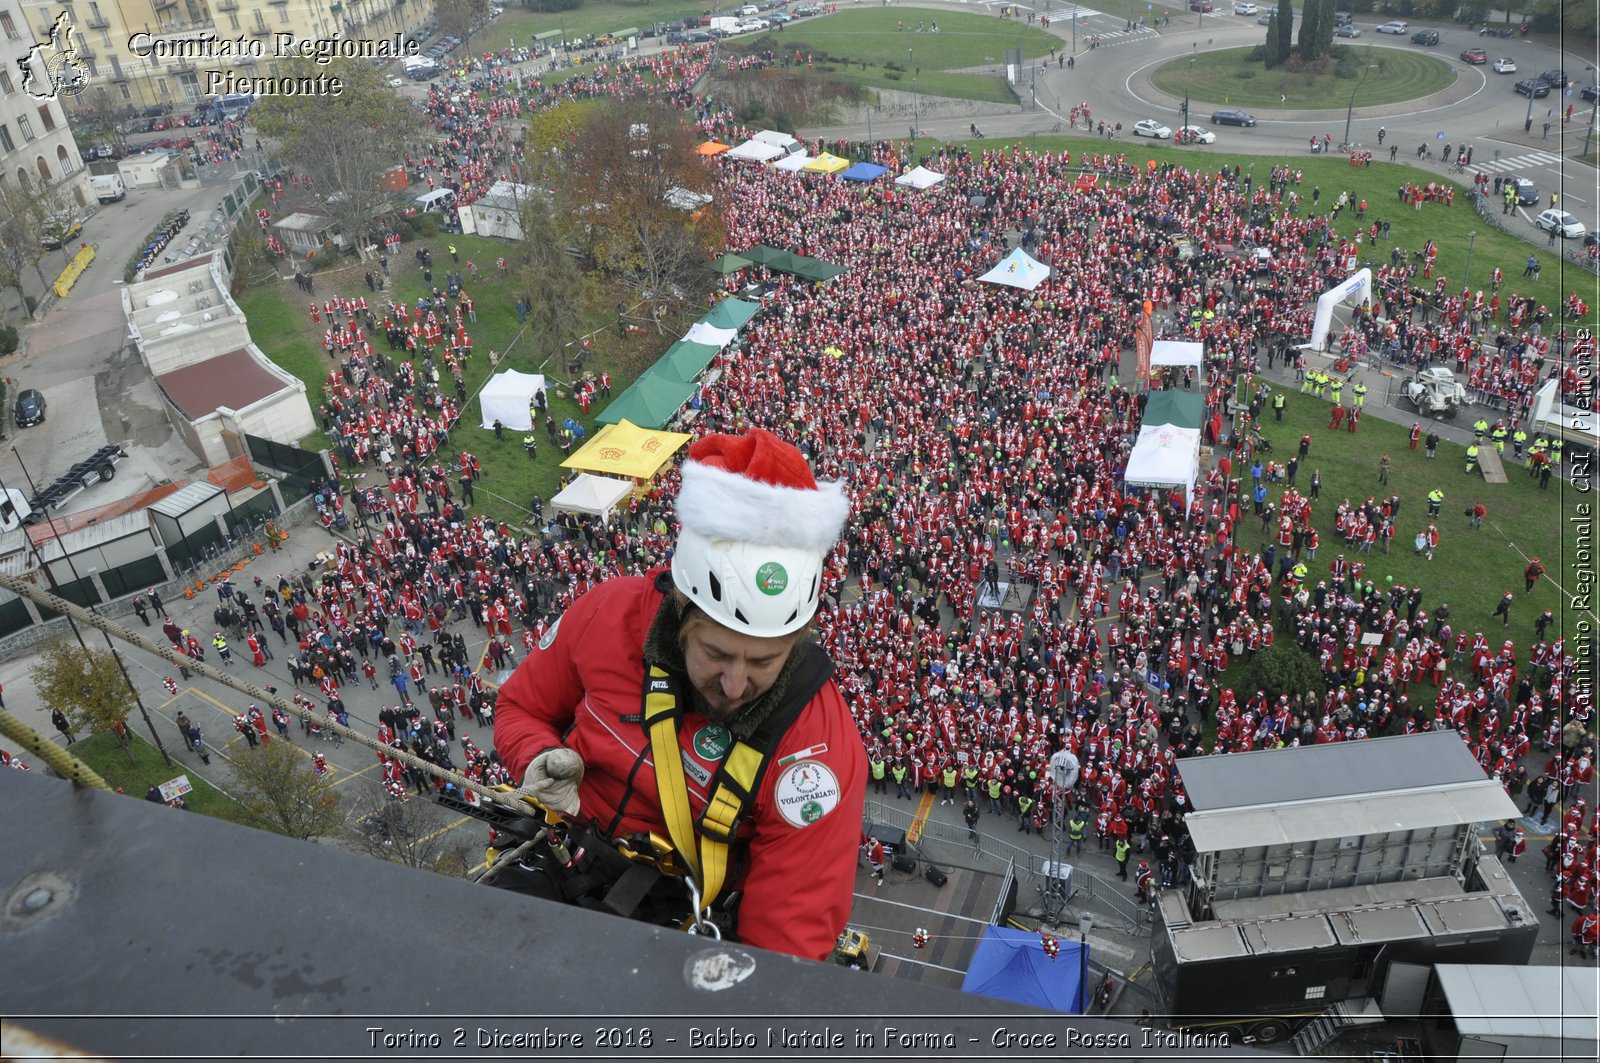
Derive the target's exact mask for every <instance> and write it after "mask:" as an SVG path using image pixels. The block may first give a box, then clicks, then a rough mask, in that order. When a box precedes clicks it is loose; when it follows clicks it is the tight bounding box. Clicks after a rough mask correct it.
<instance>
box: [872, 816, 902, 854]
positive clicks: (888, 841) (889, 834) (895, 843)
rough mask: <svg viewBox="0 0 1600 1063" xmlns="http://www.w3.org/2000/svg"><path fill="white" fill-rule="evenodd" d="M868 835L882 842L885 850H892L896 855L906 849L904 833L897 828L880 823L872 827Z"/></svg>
mask: <svg viewBox="0 0 1600 1063" xmlns="http://www.w3.org/2000/svg"><path fill="white" fill-rule="evenodd" d="M869 833H870V834H871V835H872V837H874V838H876V839H878V840H879V841H880V842H882V843H883V844H884V846H885V847H886V848H889V849H893V850H894V851H895V852H897V853H898V852H900V851H902V850H903V849H905V847H906V832H905V831H904V830H902V829H901V828H899V827H891V826H889V825H888V824H886V823H880V824H878V825H877V826H875V827H873V828H872V830H871V831H870V832H869Z"/></svg>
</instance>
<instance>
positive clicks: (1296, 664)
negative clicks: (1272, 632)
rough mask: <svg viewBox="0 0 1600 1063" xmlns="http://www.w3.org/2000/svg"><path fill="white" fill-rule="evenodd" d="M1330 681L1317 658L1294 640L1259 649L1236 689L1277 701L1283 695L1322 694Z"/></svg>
mask: <svg viewBox="0 0 1600 1063" xmlns="http://www.w3.org/2000/svg"><path fill="white" fill-rule="evenodd" d="M1326 685H1327V680H1326V679H1325V678H1324V677H1323V674H1322V672H1321V671H1320V670H1318V668H1317V662H1316V658H1315V657H1313V656H1312V655H1311V654H1309V653H1307V652H1306V651H1305V650H1302V649H1301V648H1300V647H1299V646H1297V645H1295V644H1294V643H1293V642H1288V641H1279V642H1274V643H1273V644H1272V645H1271V646H1268V647H1267V648H1266V649H1263V650H1257V651H1256V654H1255V656H1254V657H1251V658H1250V660H1249V661H1247V662H1246V663H1245V666H1244V669H1243V670H1242V671H1241V672H1240V675H1239V680H1238V682H1237V683H1235V684H1234V688H1235V689H1236V690H1239V691H1256V690H1259V691H1261V693H1263V694H1265V695H1266V696H1267V700H1268V701H1276V700H1277V698H1278V696H1279V695H1280V694H1288V695H1289V696H1290V697H1295V696H1296V695H1299V694H1315V695H1317V696H1318V697H1321V696H1322V694H1323V692H1324V691H1325V689H1326Z"/></svg>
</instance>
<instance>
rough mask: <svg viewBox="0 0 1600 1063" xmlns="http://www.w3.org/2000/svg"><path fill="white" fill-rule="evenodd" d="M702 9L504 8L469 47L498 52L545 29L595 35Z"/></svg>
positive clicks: (596, 4)
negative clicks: (546, 10)
mask: <svg viewBox="0 0 1600 1063" xmlns="http://www.w3.org/2000/svg"><path fill="white" fill-rule="evenodd" d="M705 12H706V5H705V4H704V3H697V2H696V0H653V2H651V3H616V2H615V0H612V2H609V3H608V2H605V0H588V2H586V3H584V4H583V6H581V7H578V8H575V9H574V10H572V11H562V12H560V13H558V14H553V15H545V14H540V13H538V12H533V11H525V10H522V9H521V8H509V7H508V8H507V9H506V13H505V14H503V15H501V16H500V17H499V18H497V19H494V20H493V21H492V22H490V23H489V26H488V28H487V29H485V30H484V31H483V32H482V33H480V34H478V35H476V36H475V37H473V38H472V49H473V51H475V52H485V51H498V50H499V49H501V48H504V47H506V46H508V45H511V44H512V43H513V42H515V46H517V47H521V46H523V45H526V44H528V43H529V42H530V41H532V40H533V36H534V34H536V33H545V32H547V31H549V30H563V31H565V33H566V35H567V36H568V37H574V38H575V37H587V36H588V35H589V34H591V33H593V34H595V35H596V36H598V35H600V34H602V33H610V32H612V31H613V30H620V29H627V28H629V27H634V28H636V29H641V30H642V29H644V28H645V27H646V26H649V25H651V24H653V23H656V22H676V21H678V20H679V19H682V18H689V17H698V16H700V15H703V14H705Z"/></svg>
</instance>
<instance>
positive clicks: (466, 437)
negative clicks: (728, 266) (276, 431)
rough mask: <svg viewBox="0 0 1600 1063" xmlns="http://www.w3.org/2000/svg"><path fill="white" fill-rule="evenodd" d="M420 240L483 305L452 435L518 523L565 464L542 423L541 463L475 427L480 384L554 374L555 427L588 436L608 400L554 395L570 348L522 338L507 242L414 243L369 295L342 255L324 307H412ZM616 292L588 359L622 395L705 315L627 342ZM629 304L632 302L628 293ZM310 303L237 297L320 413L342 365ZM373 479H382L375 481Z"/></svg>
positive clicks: (499, 505)
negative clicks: (586, 407)
mask: <svg viewBox="0 0 1600 1063" xmlns="http://www.w3.org/2000/svg"><path fill="white" fill-rule="evenodd" d="M451 243H454V244H455V246H456V248H457V250H458V251H459V252H460V256H461V262H460V263H459V264H456V265H454V266H452V263H451V261H450V253H449V250H448V249H449V246H450V244H451ZM421 246H427V247H429V248H431V249H432V251H433V265H434V282H435V283H436V284H437V285H439V286H440V287H443V286H444V280H443V275H444V274H445V273H446V272H447V271H449V270H451V269H452V268H453V269H456V270H459V271H460V272H461V273H462V276H463V279H464V280H465V281H466V282H467V283H466V289H467V291H468V292H470V293H471V294H472V297H473V301H474V302H475V303H476V304H477V313H478V323H477V324H476V325H475V326H470V325H469V327H468V332H469V333H471V335H472V340H473V354H472V357H471V359H470V360H469V361H468V362H467V364H466V373H465V377H466V382H467V396H468V398H467V401H466V403H464V404H463V409H462V416H461V421H460V423H459V424H458V425H457V426H456V428H455V429H454V430H452V432H451V435H450V440H451V442H450V454H451V456H453V455H454V454H456V453H459V451H460V450H462V449H463V448H464V449H467V450H470V451H472V453H474V454H475V455H477V457H478V460H479V461H480V462H481V463H482V464H483V471H484V478H483V479H482V480H480V481H479V482H478V484H476V485H475V487H474V495H475V497H476V501H477V505H476V507H475V508H476V511H478V512H481V513H484V514H486V515H488V516H492V517H494V518H496V519H500V520H505V521H507V522H509V523H511V524H512V526H513V527H516V526H519V525H520V524H521V522H522V521H523V520H525V519H526V517H527V514H528V502H529V499H530V497H531V495H532V494H533V493H534V492H537V493H538V494H539V496H540V497H541V498H543V499H544V500H545V501H546V502H548V501H549V499H550V498H551V496H553V495H554V494H555V493H556V492H557V491H558V490H560V480H561V476H562V473H563V470H561V469H559V468H558V466H559V463H560V461H561V460H562V458H563V455H562V454H561V451H560V450H559V449H558V448H556V447H555V446H553V445H550V443H549V439H548V437H547V436H546V435H545V433H544V429H543V427H542V426H540V427H539V428H538V430H537V434H538V439H539V457H538V459H537V460H534V461H530V460H529V459H528V457H527V455H526V454H525V453H524V452H523V449H522V445H521V435H520V433H517V432H514V431H511V430H507V432H506V438H505V440H504V441H503V442H501V441H497V440H496V439H495V437H494V433H493V432H492V431H490V430H489V429H485V428H480V427H478V426H479V423H480V414H479V406H478V402H477V398H476V396H477V392H478V390H479V388H481V387H482V385H483V383H484V381H485V380H487V379H488V378H489V376H490V375H492V373H494V372H497V371H499V370H500V369H516V370H518V371H519V372H524V373H544V374H545V375H546V377H548V378H551V379H550V384H551V387H550V389H549V391H548V394H549V398H550V411H551V413H552V414H553V415H554V417H555V418H556V421H557V423H560V421H561V420H562V419H563V418H565V417H569V416H570V417H573V418H576V419H578V420H579V421H580V422H581V423H582V424H583V426H584V428H585V430H586V431H587V432H588V433H589V436H590V437H592V436H593V434H594V430H595V424H594V420H593V416H592V414H594V413H598V412H600V410H602V409H604V408H605V402H604V401H603V400H602V401H601V402H600V403H597V404H596V406H595V407H594V408H593V409H592V410H591V416H590V417H588V418H584V417H580V416H579V411H578V407H577V404H576V403H575V402H573V401H572V400H571V399H570V398H567V397H563V396H562V395H560V394H558V391H557V389H558V387H559V383H560V382H561V381H564V380H565V379H566V357H565V354H564V353H563V352H559V351H535V350H532V349H530V348H529V346H528V345H527V343H526V341H525V340H524V339H521V338H519V327H518V325H517V316H516V310H515V303H516V298H517V294H518V293H517V291H516V289H515V286H514V284H513V279H512V278H514V276H515V274H514V273H513V275H512V278H508V279H505V280H502V279H500V278H499V277H498V276H496V270H495V268H494V263H495V259H496V258H497V257H498V256H500V255H503V254H504V255H508V256H509V254H510V252H511V250H512V245H511V244H509V243H507V242H506V241H503V240H491V239H487V238H484V237H477V236H461V235H456V236H454V237H446V236H438V237H434V238H432V239H424V240H421V241H417V240H413V241H408V242H407V243H404V244H402V245H401V248H400V253H399V254H398V255H396V256H392V257H391V258H390V260H389V270H390V277H389V290H388V291H386V292H383V293H379V294H378V295H376V296H374V295H373V294H372V293H370V292H368V291H367V289H366V284H365V283H364V281H363V280H362V274H363V273H364V272H365V269H366V267H365V266H363V265H358V264H355V261H354V260H353V259H345V260H342V261H344V262H346V263H348V264H347V265H344V266H343V267H342V268H340V269H338V270H331V271H326V272H321V273H318V274H317V276H316V283H317V290H316V298H317V302H318V304H319V305H320V304H321V303H322V302H323V301H324V300H326V299H327V298H328V296H329V294H330V293H332V292H337V293H339V294H340V295H344V296H348V297H352V298H353V297H355V296H358V295H365V296H367V303H368V305H369V306H370V307H372V308H373V310H374V313H375V314H376V315H377V316H378V317H379V319H380V323H381V318H382V310H383V307H384V306H385V304H386V301H387V300H388V299H391V298H392V299H396V300H405V301H407V302H410V303H412V304H413V305H414V304H415V302H416V300H417V298H418V297H420V296H421V295H423V294H424V285H423V280H422V271H421V270H420V269H418V268H417V265H416V258H415V254H416V250H417V248H418V247H421ZM469 260H473V261H476V262H477V264H478V267H479V270H478V278H477V280H476V282H474V281H473V280H472V278H471V276H470V275H469V274H468V272H467V269H466V263H467V262H468V261H469ZM619 298H622V296H619V295H615V294H608V293H606V292H603V291H602V292H597V293H595V295H594V296H593V298H592V299H591V300H590V308H591V313H590V314H589V315H587V316H588V320H590V321H591V322H592V324H591V325H590V327H591V328H598V329H601V330H602V331H601V332H599V333H598V334H597V335H596V336H595V337H594V351H593V354H592V356H590V357H589V358H588V359H587V360H586V363H585V365H586V368H587V369H590V370H593V371H595V372H599V370H601V369H602V368H604V369H609V370H610V372H611V375H612V380H613V389H612V395H613V397H615V396H616V395H619V394H621V392H622V390H623V389H624V388H626V387H627V386H628V384H630V383H632V381H633V379H634V378H635V377H636V376H637V375H638V374H639V372H640V370H642V369H643V368H645V367H647V366H649V365H650V364H652V363H653V362H654V361H655V359H656V358H657V357H659V356H660V354H661V352H662V351H664V350H665V349H666V348H667V346H668V345H669V344H670V343H671V342H672V341H674V340H675V339H677V338H678V337H679V336H681V335H682V334H683V332H684V331H686V330H687V329H688V327H689V325H690V324H692V323H693V322H694V321H695V320H698V318H699V314H698V313H694V314H692V315H690V316H683V317H680V319H679V320H673V319H671V318H670V317H669V318H668V319H667V321H666V323H665V328H666V333H665V334H663V335H660V336H657V335H656V333H655V332H654V331H653V330H652V331H649V332H645V333H633V334H630V335H629V336H628V337H627V338H626V339H622V338H620V337H619V336H618V335H617V330H616V328H615V321H616V312H615V306H616V302H617V300H618V299H619ZM629 301H630V303H631V299H630V300H629ZM308 302H309V297H307V296H306V295H305V293H303V292H301V291H300V290H299V289H297V288H295V287H294V286H293V284H292V283H289V282H270V283H268V284H265V285H259V286H256V287H254V288H252V289H251V290H250V291H248V292H247V293H246V294H245V295H244V296H243V297H242V298H241V299H240V300H239V303H240V306H241V307H242V308H243V309H244V312H245V315H246V316H247V317H248V319H249V322H250V332H251V336H252V337H253V338H254V339H255V341H256V343H257V344H258V345H259V346H260V347H261V349H262V350H263V351H265V352H266V353H267V355H268V356H269V357H270V358H272V360H273V361H275V362H276V363H277V364H278V365H280V366H282V367H283V368H284V369H287V370H288V371H289V372H291V373H293V374H294V375H295V376H297V377H299V378H300V379H301V380H303V381H305V384H306V391H307V397H308V398H309V399H310V401H311V404H312V408H313V411H314V410H315V409H316V407H317V406H318V404H319V403H320V402H321V400H322V394H323V382H324V381H325V380H326V378H327V375H328V373H329V372H330V371H332V370H335V369H337V367H338V366H337V363H336V361H335V360H334V359H331V358H329V357H328V356H327V355H326V354H325V353H323V349H322V329H323V326H322V325H314V324H312V322H311V316H310V314H309V313H308V312H307V310H306V304H307V303H308ZM369 341H370V342H371V343H372V344H373V350H374V351H383V352H384V353H389V352H388V343H387V342H386V340H385V339H384V336H383V334H382V333H381V332H379V333H377V334H375V335H373V336H371V337H370V338H369ZM490 350H494V351H497V352H499V354H500V356H501V357H500V363H499V365H498V366H496V367H491V366H490V364H489V352H490ZM443 384H444V387H445V391H446V394H451V387H450V380H449V376H448V374H445V375H444V379H443ZM300 443H301V445H302V446H305V447H309V448H312V449H318V448H322V447H327V446H328V445H329V441H328V438H327V436H326V435H324V434H323V433H322V432H316V433H314V434H312V435H311V436H308V437H306V438H305V439H303V440H301V441H300ZM365 471H366V472H367V474H368V483H369V484H370V483H374V482H377V483H381V481H382V474H381V472H377V471H376V470H374V469H370V468H369V469H367V470H365ZM373 477H376V478H377V479H376V481H374V479H373ZM453 480H454V477H452V481H453ZM547 512H548V511H547Z"/></svg>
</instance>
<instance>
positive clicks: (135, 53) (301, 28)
mask: <svg viewBox="0 0 1600 1063" xmlns="http://www.w3.org/2000/svg"><path fill="white" fill-rule="evenodd" d="M0 3H12V4H18V5H19V6H20V7H21V8H22V10H23V12H24V13H25V16H26V18H25V21H26V24H27V25H26V27H22V28H23V29H24V32H26V31H27V30H28V29H31V30H32V32H33V34H36V35H38V36H39V37H40V38H41V39H44V38H46V37H48V36H49V33H50V27H51V26H52V25H53V24H54V22H55V20H56V18H57V17H58V16H59V15H60V14H61V13H62V12H63V11H65V12H66V13H67V15H68V16H69V18H70V19H71V22H72V24H73V26H74V27H76V29H77V31H78V32H77V36H76V43H77V47H78V54H79V56H80V57H81V59H82V60H83V62H84V64H85V65H86V66H87V68H88V74H89V85H88V88H87V90H86V91H85V92H83V93H81V94H79V95H76V96H74V97H72V98H71V100H70V101H69V103H68V106H70V107H72V108H74V109H75V110H91V111H94V112H96V113H100V114H124V113H128V112H132V111H138V110H142V109H144V108H146V107H152V106H162V107H171V108H173V109H175V110H180V111H186V110H191V109H192V108H193V107H194V105H195V104H196V103H198V102H200V101H201V100H203V99H207V98H209V97H210V96H211V95H212V93H211V92H209V91H207V88H206V84H205V78H206V72H207V71H208V70H222V71H224V72H225V73H229V74H235V75H239V76H245V77H260V76H265V75H267V74H270V73H272V70H273V67H274V66H275V65H276V63H277V59H276V58H275V57H274V55H273V53H274V50H275V46H276V45H277V43H278V40H279V38H278V36H277V35H278V34H284V33H287V34H292V35H293V36H294V39H295V40H297V41H304V40H322V39H329V38H333V37H345V38H351V37H359V38H379V37H387V36H390V35H392V34H395V33H401V32H404V31H406V30H408V29H410V28H412V27H414V26H418V25H420V24H422V23H423V22H425V21H427V20H428V18H429V17H430V16H431V15H432V4H431V3H430V2H429V0H265V2H256V0H252V2H251V3H249V4H241V3H240V0H65V2H63V0H0ZM143 35H148V37H145V36H143ZM208 36H214V37H215V38H217V39H220V40H227V41H235V40H238V39H240V38H243V39H245V40H246V41H253V42H260V44H261V45H262V46H263V48H264V49H265V51H266V53H267V55H266V57H264V58H261V59H256V58H254V57H251V56H245V57H244V58H243V59H234V58H231V57H230V58H194V57H189V56H183V57H165V58H164V57H161V56H159V55H155V54H148V53H150V52H151V49H150V48H148V47H145V46H144V45H145V43H146V42H151V43H154V42H161V43H162V44H168V45H170V44H172V43H175V42H189V41H195V40H198V39H204V38H207V37H208ZM135 41H138V42H139V47H135V46H134V44H133V43H132V42H135ZM156 50H157V51H159V48H158V49H156Z"/></svg>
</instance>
